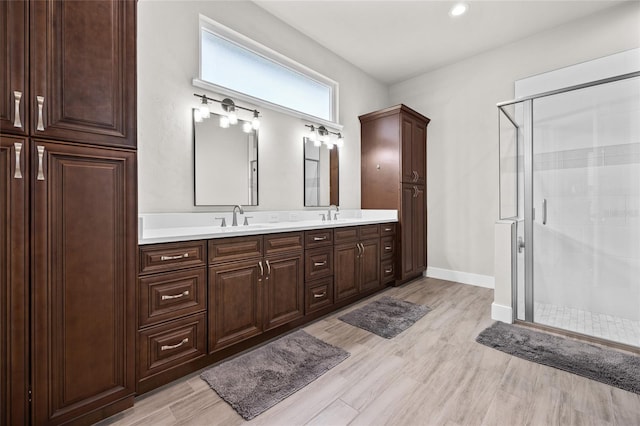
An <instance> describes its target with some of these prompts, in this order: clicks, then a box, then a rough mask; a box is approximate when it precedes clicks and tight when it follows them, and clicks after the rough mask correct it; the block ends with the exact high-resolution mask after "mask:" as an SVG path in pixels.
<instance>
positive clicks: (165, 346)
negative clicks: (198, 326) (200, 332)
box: [160, 337, 189, 351]
mask: <svg viewBox="0 0 640 426" xmlns="http://www.w3.org/2000/svg"><path fill="white" fill-rule="evenodd" d="M185 343H189V338H188V337H185V338H184V339H182V341H181V342H180V343H176V344H175V345H162V346H160V350H161V351H169V350H171V349H176V348H179V347H180V346H182V345H184V344H185Z"/></svg>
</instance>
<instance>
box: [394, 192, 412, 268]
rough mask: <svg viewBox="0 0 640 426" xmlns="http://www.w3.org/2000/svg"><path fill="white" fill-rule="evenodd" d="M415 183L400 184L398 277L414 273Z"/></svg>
mask: <svg viewBox="0 0 640 426" xmlns="http://www.w3.org/2000/svg"><path fill="white" fill-rule="evenodd" d="M414 187H415V185H411V184H402V204H401V208H400V212H399V215H400V244H399V247H400V252H399V253H398V262H399V264H400V269H399V272H400V277H399V278H400V279H401V280H403V279H405V278H406V277H407V276H410V275H412V274H413V273H414V271H415V269H416V266H415V257H414V254H413V250H414V243H413V238H414V230H413V222H414V221H413V194H414V189H413V188H414Z"/></svg>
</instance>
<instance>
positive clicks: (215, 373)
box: [200, 330, 350, 420]
mask: <svg viewBox="0 0 640 426" xmlns="http://www.w3.org/2000/svg"><path fill="white" fill-rule="evenodd" d="M349 355H350V354H349V353H348V352H346V351H344V350H342V349H340V348H337V347H335V346H332V345H330V344H328V343H325V342H323V341H322V340H318V339H316V338H315V337H313V336H311V335H309V334H307V333H306V332H304V331H302V330H299V331H296V332H295V333H291V334H289V335H286V336H284V337H282V338H280V339H278V340H275V341H273V342H271V343H268V344H266V345H264V346H262V347H259V348H257V349H255V350H253V351H251V352H248V353H246V354H244V355H241V356H239V357H237V358H234V359H231V360H229V361H225V362H223V363H221V364H219V365H216V366H215V367H212V368H210V369H208V370H206V371H205V372H203V373H202V374H201V375H200V377H201V378H202V379H203V380H205V381H206V382H207V383H208V384H209V386H211V388H212V389H213V390H214V391H216V392H217V393H218V395H220V397H221V398H222V399H224V400H225V401H227V402H228V403H229V405H231V406H232V407H233V409H234V410H236V411H237V412H238V414H240V415H241V416H242V418H244V419H245V420H251V419H252V418H254V417H255V416H257V415H258V414H260V413H262V412H263V411H265V410H267V409H269V408H271V407H272V406H274V405H275V404H277V403H278V402H280V401H282V400H283V399H285V398H286V397H288V396H289V395H291V394H293V393H294V392H296V391H298V390H299V389H302V388H303V387H305V386H306V385H308V384H309V383H311V382H312V381H314V380H315V379H317V378H318V377H320V376H322V375H323V374H324V373H326V372H327V371H329V370H330V369H332V368H333V367H335V366H336V365H338V364H340V363H341V362H342V361H344V360H345V359H346V358H348V357H349Z"/></svg>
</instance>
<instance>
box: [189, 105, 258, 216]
mask: <svg viewBox="0 0 640 426" xmlns="http://www.w3.org/2000/svg"><path fill="white" fill-rule="evenodd" d="M244 124H245V121H243V120H238V124H236V125H228V127H226V128H223V127H220V115H218V114H214V113H211V116H210V117H209V118H206V119H203V120H202V121H201V122H196V120H195V118H194V119H193V144H194V204H195V205H196V206H233V205H236V204H240V205H249V206H257V205H258V131H257V130H253V129H250V125H249V126H244ZM249 129H250V131H248V132H247V131H245V130H249Z"/></svg>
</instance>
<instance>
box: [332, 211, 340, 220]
mask: <svg viewBox="0 0 640 426" xmlns="http://www.w3.org/2000/svg"><path fill="white" fill-rule="evenodd" d="M339 214H340V213H338V212H335V213H334V214H333V220H338V215H339Z"/></svg>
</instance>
